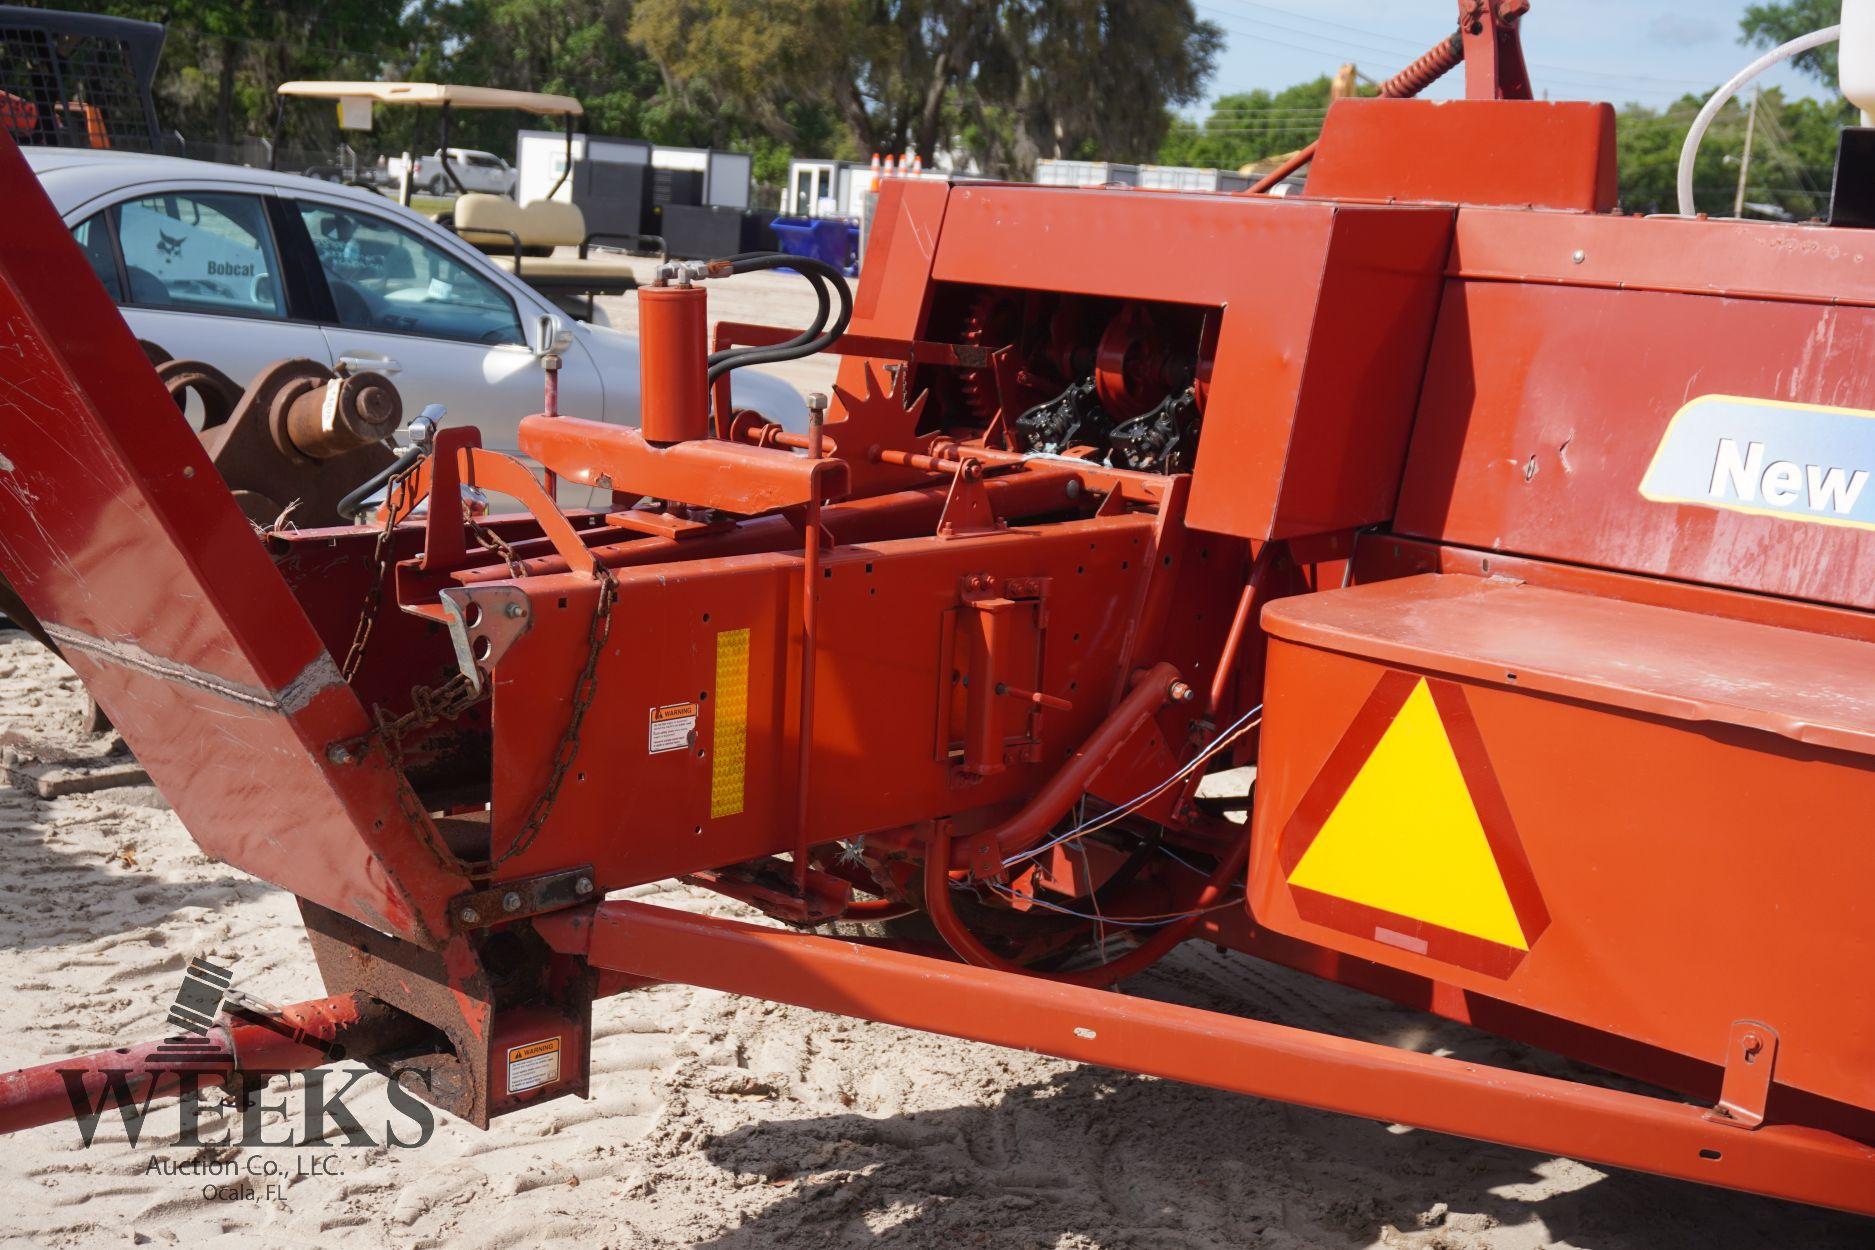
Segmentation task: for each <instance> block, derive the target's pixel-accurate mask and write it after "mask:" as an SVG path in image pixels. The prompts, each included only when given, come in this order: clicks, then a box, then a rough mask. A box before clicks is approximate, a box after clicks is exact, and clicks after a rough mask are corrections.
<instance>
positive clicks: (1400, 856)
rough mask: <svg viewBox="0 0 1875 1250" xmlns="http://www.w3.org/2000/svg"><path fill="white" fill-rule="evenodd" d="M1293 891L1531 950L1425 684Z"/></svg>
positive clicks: (1331, 821) (1299, 868) (1301, 869)
mask: <svg viewBox="0 0 1875 1250" xmlns="http://www.w3.org/2000/svg"><path fill="white" fill-rule="evenodd" d="M1289 883H1290V884H1291V885H1293V886H1299V887H1301V888H1303V889H1307V890H1314V891H1316V892H1317V893H1319V894H1324V895H1327V896H1329V897H1331V898H1338V899H1345V900H1347V901H1348V902H1351V903H1359V904H1361V905H1363V906H1366V907H1373V908H1377V909H1379V910H1381V911H1386V912H1391V913H1393V914H1394V915H1396V916H1404V917H1406V918H1408V919H1411V920H1419V921H1423V922H1425V923H1427V924H1433V925H1438V926H1440V927H1441V928H1445V929H1450V930H1452V931H1454V932H1457V933H1464V934H1468V935H1470V936H1472V937H1476V938H1482V939H1484V940H1485V941H1487V942H1496V943H1497V944H1499V945H1500V946H1508V947H1511V948H1513V949H1516V950H1520V951H1527V950H1529V949H1530V946H1529V942H1528V941H1527V939H1526V938H1525V935H1524V931H1523V926H1522V925H1521V924H1519V923H1518V920H1517V911H1516V908H1515V907H1513V906H1512V905H1511V901H1510V892H1509V891H1508V890H1507V889H1506V888H1505V886H1504V877H1503V874H1502V873H1501V872H1500V871H1499V870H1498V864H1497V857H1496V856H1495V855H1494V854H1492V851H1491V843H1490V839H1489V838H1487V837H1486V836H1485V832H1484V824H1483V822H1482V821H1480V820H1479V818H1478V809H1477V806H1476V804H1474V803H1473V802H1472V798H1471V791H1470V789H1469V788H1468V787H1467V786H1466V784H1465V775H1464V773H1463V771H1462V770H1461V769H1460V768H1459V765H1458V757H1457V756H1456V755H1455V754H1454V753H1453V751H1452V740H1451V737H1450V736H1449V735H1448V734H1447V733H1446V730H1445V724H1444V722H1443V721H1441V720H1440V719H1439V709H1438V706H1437V705H1436V704H1434V702H1433V700H1432V691H1431V690H1430V689H1428V688H1427V686H1426V682H1425V679H1424V678H1421V679H1420V680H1419V682H1418V684H1417V685H1415V686H1414V687H1413V692H1412V693H1411V694H1410V695H1408V696H1407V699H1406V702H1405V703H1404V704H1403V705H1402V706H1401V708H1400V711H1399V713H1398V715H1396V716H1395V717H1394V718H1393V723H1392V724H1391V725H1389V726H1388V727H1387V731H1386V732H1385V733H1384V734H1383V735H1381V738H1380V741H1379V742H1378V743H1376V744H1375V746H1374V749H1373V752H1372V753H1371V754H1370V755H1368V757H1367V761H1366V762H1365V763H1364V764H1362V765H1361V769H1360V772H1358V773H1357V774H1356V775H1355V777H1354V780H1353V782H1351V783H1350V784H1349V786H1348V788H1347V790H1346V792H1344V793H1343V794H1342V796H1341V798H1340V800H1339V801H1338V802H1337V803H1336V804H1335V806H1334V809H1333V810H1332V811H1331V812H1330V813H1329V815H1328V819H1327V820H1326V821H1324V822H1323V823H1322V827H1321V831H1320V832H1319V833H1317V834H1316V836H1315V839H1314V841H1312V842H1311V843H1310V844H1309V848H1308V850H1307V851H1305V852H1304V853H1303V855H1302V858H1301V860H1300V861H1299V862H1298V863H1297V864H1296V866H1295V870H1294V871H1293V872H1291V873H1290V874H1289Z"/></svg>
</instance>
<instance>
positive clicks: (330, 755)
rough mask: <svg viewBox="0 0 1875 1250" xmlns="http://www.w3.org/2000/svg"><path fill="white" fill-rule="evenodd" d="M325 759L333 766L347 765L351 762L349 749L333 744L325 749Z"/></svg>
mask: <svg viewBox="0 0 1875 1250" xmlns="http://www.w3.org/2000/svg"><path fill="white" fill-rule="evenodd" d="M326 758H327V759H328V760H331V761H332V762H333V763H334V764H349V763H351V762H352V753H351V748H349V747H346V746H343V745H340V744H338V743H334V744H332V745H331V746H329V747H327V748H326Z"/></svg>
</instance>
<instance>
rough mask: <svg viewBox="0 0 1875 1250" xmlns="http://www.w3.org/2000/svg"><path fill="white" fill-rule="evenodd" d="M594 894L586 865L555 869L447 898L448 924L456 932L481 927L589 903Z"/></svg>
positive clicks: (589, 867) (589, 868)
mask: <svg viewBox="0 0 1875 1250" xmlns="http://www.w3.org/2000/svg"><path fill="white" fill-rule="evenodd" d="M596 895H597V887H596V886H595V885H594V883H593V878H592V868H591V866H590V865H587V866H584V867H580V868H565V869H562V870H561V871H559V872H545V873H542V874H541V875H540V876H538V877H524V878H522V879H521V880H519V881H504V882H502V883H501V884H499V885H494V886H490V887H489V888H488V889H486V890H476V891H474V892H472V893H469V894H458V895H457V896H456V897H455V898H453V899H451V900H450V901H449V923H450V924H451V925H453V926H454V927H455V928H456V930H457V931H458V932H461V931H465V930H469V929H485V928H487V927H489V926H490V925H495V924H504V923H506V922H507V921H510V920H522V919H525V918H526V917H528V916H538V915H540V913H542V912H546V911H558V910H559V909H560V908H562V907H572V906H575V905H577V904H580V903H589V902H591V901H592V900H593V898H594V897H596Z"/></svg>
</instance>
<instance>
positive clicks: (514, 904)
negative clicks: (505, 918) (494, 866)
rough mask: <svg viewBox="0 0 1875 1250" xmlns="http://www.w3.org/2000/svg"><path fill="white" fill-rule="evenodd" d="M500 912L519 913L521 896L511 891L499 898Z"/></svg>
mask: <svg viewBox="0 0 1875 1250" xmlns="http://www.w3.org/2000/svg"><path fill="white" fill-rule="evenodd" d="M501 910H503V911H520V910H521V896H520V895H519V894H517V893H515V892H514V891H513V890H509V891H508V892H507V893H506V894H504V895H502V896H501Z"/></svg>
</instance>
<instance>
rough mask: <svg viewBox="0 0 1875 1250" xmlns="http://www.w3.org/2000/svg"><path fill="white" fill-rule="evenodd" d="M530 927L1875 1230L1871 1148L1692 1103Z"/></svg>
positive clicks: (864, 957)
mask: <svg viewBox="0 0 1875 1250" xmlns="http://www.w3.org/2000/svg"><path fill="white" fill-rule="evenodd" d="M535 923H536V925H537V927H538V928H539V930H540V932H541V933H542V934H543V935H544V936H545V937H546V939H547V941H548V942H549V943H550V944H552V945H553V946H554V947H555V948H556V949H558V950H561V951H563V952H566V953H568V954H577V955H583V956H584V957H585V958H586V959H587V960H588V961H589V962H590V963H591V964H592V965H593V966H594V967H596V968H599V969H603V970H607V971H610V972H615V973H621V974H625V975H626V976H629V977H633V978H642V979H643V980H645V981H653V982H671V983H680V984H686V985H697V986H703V987H706V988H709V989H715V990H723V991H726V992H728V993H732V994H743V995H747V996H749V997H752V998H762V999H770V1000H773V1001H777V1002H785V1003H792V1004H794V1005H796V1006H800V1007H809V1008H812V1009H814V1010H816V1011H826V1012H833V1013H837V1014H840V1015H847V1016H855V1017H858V1018H860V1019H865V1020H875V1021H879V1022H881V1023H884V1024H895V1025H899V1026H901V1027H904V1028H910V1029H919V1030H922V1031H924V1032H927V1033H941V1034H946V1035H948V1036H951V1037H960V1038H966V1039H968V1040H971V1041H979V1042H990V1043H993V1044H995V1045H999V1046H1008V1047H1012V1048H1015V1049H1018V1050H1027V1051H1032V1052H1035V1053H1039V1054H1047V1055H1054V1056H1057V1057H1058V1058H1062V1059H1072V1060H1076V1061H1079V1062H1082V1063H1094V1064H1100V1065H1102V1066H1104V1067H1110V1068H1117V1069H1121V1070H1124V1071H1131V1072H1140V1073H1143V1074H1146V1075H1149V1076H1159V1077H1165V1078H1168V1079H1171V1080H1176V1081H1185V1082H1187V1083H1190V1084H1193V1085H1203V1086H1209V1087H1211V1088H1213V1089H1221V1090H1228V1091H1230V1092H1233V1093H1239V1094H1252V1095H1255V1096H1257V1097H1260V1098H1273V1099H1276V1100H1279V1101H1282V1102H1290V1103H1295V1104H1297V1105H1300V1106H1305V1107H1314V1108H1317V1109H1320V1110H1324V1111H1337V1112H1341V1113H1343V1114H1347V1115H1357V1116H1361V1117H1364V1118H1367V1119H1375V1120H1383V1121H1387V1122H1389V1123H1399V1124H1407V1125H1411V1126H1413V1127H1416V1128H1422V1129H1430V1130H1432V1131H1434V1132H1441V1133H1451V1134H1455V1135H1458V1136H1462V1137H1472V1138H1477V1139H1480V1140H1483V1141H1490V1142H1496V1143H1498V1144H1500V1145H1505V1146H1514V1147H1518V1148H1521V1149H1525V1150H1535V1151H1540V1152H1543V1153H1546V1154H1560V1155H1567V1156H1569V1157H1571V1158H1575V1159H1581V1160H1583V1161H1586V1162H1590V1163H1597V1164H1606V1165H1609V1166H1613V1167H1620V1168H1629V1169H1633V1170H1635V1171H1641V1172H1653V1173H1656V1174H1658V1175H1661V1176H1670V1177H1674V1178H1677V1179H1679V1180H1687V1181H1696V1182H1699V1183H1701V1184H1707V1185H1718V1186H1725V1187H1728V1188H1732V1189H1740V1190H1745V1191H1748V1192H1751V1193H1756V1194H1762V1195H1765V1196H1767V1197H1774V1198H1785V1199H1790V1200H1793V1201H1797V1202H1806V1203H1812V1204H1814V1205H1817V1206H1825V1207H1835V1208H1837V1209H1840V1210H1845V1211H1853V1212H1856V1213H1858V1214H1861V1215H1875V1147H1870V1146H1866V1145H1863V1144H1860V1143H1858V1142H1854V1141H1851V1140H1849V1139H1848V1138H1844V1137H1840V1136H1837V1135H1835V1134H1832V1133H1827V1132H1823V1131H1821V1130H1817V1129H1811V1128H1805V1127H1802V1126H1797V1125H1766V1126H1764V1127H1762V1128H1758V1129H1742V1128H1733V1127H1728V1126H1726V1125H1723V1124H1715V1123H1714V1122H1712V1121H1711V1120H1709V1119H1707V1118H1706V1109H1705V1108H1702V1107H1699V1106H1694V1105H1691V1104H1687V1103H1676V1102H1670V1101H1667V1100H1665V1099H1661V1098H1652V1097H1648V1096H1645V1095H1640V1094H1630V1093H1624V1092H1621V1091H1618V1090H1611V1089H1602V1088H1598V1087H1596V1086H1591V1085H1583V1084H1578V1083H1576V1082H1573V1081H1565V1080H1558V1079H1556V1078H1553V1077H1545V1076H1537V1075H1533V1074H1531V1073H1526V1072H1516V1071H1512V1070H1509V1069H1505V1068H1496V1067H1491V1066H1489V1065H1485V1064H1477V1063H1470V1062H1467V1061H1465V1060H1461V1059H1447V1058H1440V1057H1438V1056H1435V1055H1425V1054H1420V1053H1418V1052H1416V1051H1409V1050H1400V1049H1397V1048H1394V1047H1391V1046H1384V1045H1380V1044H1377V1043H1373V1042H1363V1041H1356V1040H1353V1039H1349V1038H1343V1037H1335V1036H1332V1035H1329V1034H1325V1033H1316V1032H1311V1031H1309V1030H1306V1029H1298V1028H1292V1027H1290V1026H1288V1025H1282V1024H1273V1023H1270V1022H1268V1021H1263V1020H1250V1019H1244V1018H1242V1017H1238V1016H1230V1015H1225V1014H1223V1013H1220V1012H1214V1011H1203V1010H1199V1009H1196V1008H1191V1007H1181V1006H1177V1005H1175V1004H1171V1003H1161V1002H1155V1001H1153V1000H1150V999H1143V998H1133V997H1129V996H1125V995H1121V994H1115V993H1111V992H1107V991H1103V990H1096V989H1088V988H1083V987H1081V986H1075V985H1066V984H1062V983H1060V982H1056V981H1049V980H1044V979H1042V978H1039V977H1027V976H1018V975H1013V974H1010V973H1006V972H995V971H991V970H988V969H983V968H974V967H970V966H967V965H963V964H954V963H950V962H947V961H945V960H941V959H934V958H930V957H927V956H922V955H914V954H907V953H904V952H901V951H894V950H887V949H883V948H879V947H873V946H865V945H861V944H858V943H854V942H843V941H840V940H837V939H834V938H824V937H816V936H812V935H810V934H804V933H796V932H792V931H789V930H783V929H773V928H763V927H760V926H757V925H750V924H743V923H740V922H737V921H733V920H719V919H713V918H710V917H706V916H696V915H691V914H689V913H687V912H681V911H674V910H672V909H669V908H663V907H653V906H648V905H646V904H643V903H632V902H624V901H612V902H606V903H602V904H599V905H597V906H596V907H593V908H582V909H580V910H578V911H572V912H560V913H556V914H554V915H551V916H545V917H542V918H540V919H539V920H537V921H536V922H535ZM964 1008H968V1009H967V1010H965V1009H964Z"/></svg>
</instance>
